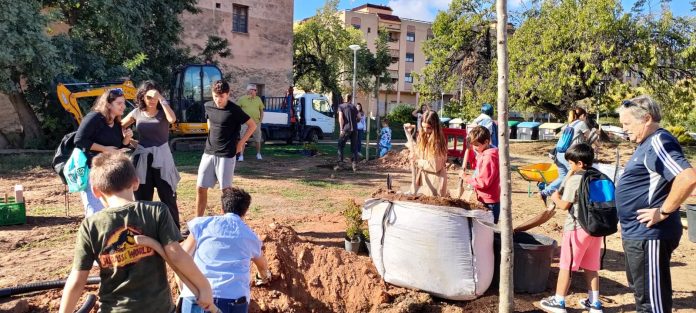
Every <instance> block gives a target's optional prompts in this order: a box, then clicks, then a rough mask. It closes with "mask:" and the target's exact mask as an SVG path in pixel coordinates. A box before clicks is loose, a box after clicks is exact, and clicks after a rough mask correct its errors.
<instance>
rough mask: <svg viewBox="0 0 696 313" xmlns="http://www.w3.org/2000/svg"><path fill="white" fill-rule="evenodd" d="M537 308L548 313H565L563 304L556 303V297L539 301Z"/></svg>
mask: <svg viewBox="0 0 696 313" xmlns="http://www.w3.org/2000/svg"><path fill="white" fill-rule="evenodd" d="M539 308H540V309H542V310H544V312H549V313H566V312H567V311H566V308H565V302H558V301H556V297H554V296H550V297H548V298H544V299H541V301H539Z"/></svg>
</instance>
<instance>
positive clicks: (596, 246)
mask: <svg viewBox="0 0 696 313" xmlns="http://www.w3.org/2000/svg"><path fill="white" fill-rule="evenodd" d="M571 240H572V243H573V252H572V253H573V267H572V270H573V271H577V270H578V269H580V268H583V269H586V270H588V271H599V263H600V257H601V255H600V250H602V237H592V236H590V235H589V234H588V233H587V232H585V230H583V229H582V228H578V229H576V230H574V231H570V232H564V233H563V242H562V243H561V261H560V262H559V267H560V268H561V269H569V268H570V254H571V252H570V243H571Z"/></svg>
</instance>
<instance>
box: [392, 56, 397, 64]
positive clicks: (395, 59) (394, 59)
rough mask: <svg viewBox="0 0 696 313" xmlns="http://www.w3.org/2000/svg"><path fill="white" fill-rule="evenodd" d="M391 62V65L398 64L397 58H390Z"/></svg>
mask: <svg viewBox="0 0 696 313" xmlns="http://www.w3.org/2000/svg"><path fill="white" fill-rule="evenodd" d="M391 62H392V64H394V63H399V57H392V58H391Z"/></svg>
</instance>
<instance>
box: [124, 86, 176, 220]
mask: <svg viewBox="0 0 696 313" xmlns="http://www.w3.org/2000/svg"><path fill="white" fill-rule="evenodd" d="M135 102H136V103H137V105H138V107H137V108H135V109H134V110H133V111H131V112H130V113H129V114H128V115H127V116H126V117H125V118H124V119H123V121H121V125H122V126H123V127H124V128H128V127H130V126H131V125H133V124H135V130H136V131H137V132H138V145H137V148H136V149H135V151H134V152H133V154H132V156H131V159H132V160H133V165H135V168H136V171H137V173H138V179H139V180H140V186H139V187H138V189H137V190H136V191H135V199H136V200H143V201H152V196H153V195H154V192H155V188H157V196H159V199H160V201H162V202H163V203H164V204H166V205H167V208H169V213H171V215H172V217H173V218H174V223H176V226H177V227H181V225H180V224H179V208H178V206H177V204H176V186H177V184H178V183H179V180H180V176H179V172H178V171H177V169H176V165H175V164H174V157H173V156H172V152H171V150H169V125H170V124H173V123H175V122H176V114H174V110H172V108H171V107H170V106H169V103H168V102H167V100H166V99H164V97H162V95H161V94H160V92H159V90H158V87H157V85H156V84H155V82H153V81H150V80H148V81H144V82H143V83H142V84H141V85H140V87H139V88H138V92H137V94H136V96H135Z"/></svg>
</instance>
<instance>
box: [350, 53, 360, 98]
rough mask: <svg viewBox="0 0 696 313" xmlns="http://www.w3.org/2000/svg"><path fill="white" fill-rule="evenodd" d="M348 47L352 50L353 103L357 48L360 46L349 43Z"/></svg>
mask: <svg viewBox="0 0 696 313" xmlns="http://www.w3.org/2000/svg"><path fill="white" fill-rule="evenodd" d="M348 48H350V50H353V96H352V97H351V99H352V101H353V103H354V104H355V72H356V71H357V68H358V65H357V64H358V50H360V46H358V45H350V46H348Z"/></svg>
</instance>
